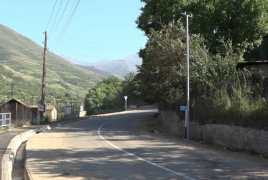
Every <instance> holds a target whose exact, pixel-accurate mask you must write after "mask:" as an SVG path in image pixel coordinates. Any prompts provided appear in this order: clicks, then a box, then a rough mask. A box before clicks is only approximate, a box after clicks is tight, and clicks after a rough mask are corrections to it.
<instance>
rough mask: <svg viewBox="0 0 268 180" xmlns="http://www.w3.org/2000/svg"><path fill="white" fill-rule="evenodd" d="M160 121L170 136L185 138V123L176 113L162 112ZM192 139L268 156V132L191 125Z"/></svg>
mask: <svg viewBox="0 0 268 180" xmlns="http://www.w3.org/2000/svg"><path fill="white" fill-rule="evenodd" d="M159 120H160V121H161V122H162V124H163V126H164V128H165V129H166V130H167V131H168V133H170V134H174V135H178V136H181V137H184V131H185V129H184V127H185V122H184V121H181V120H180V117H179V116H178V115H177V114H176V112H174V111H161V115H160V116H159ZM190 139H191V140H198V141H204V142H207V143H214V144H217V145H221V146H224V147H227V148H232V149H239V150H250V151H252V150H254V151H255V152H257V153H260V154H263V155H265V156H268V131H263V130H256V129H251V128H243V127H238V126H230V125H218V124H217V125H216V124H206V125H199V124H198V123H195V122H191V123H190Z"/></svg>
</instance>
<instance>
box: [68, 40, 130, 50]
mask: <svg viewBox="0 0 268 180" xmlns="http://www.w3.org/2000/svg"><path fill="white" fill-rule="evenodd" d="M67 39H70V40H75V41H80V42H84V43H88V44H94V45H99V46H104V47H110V48H114V49H122V50H133V49H128V48H122V47H116V46H110V45H106V44H99V43H95V42H89V41H84V40H80V39H74V38H70V37H67ZM63 41H64V40H63ZM64 42H66V41H64ZM67 43H68V42H67Z"/></svg>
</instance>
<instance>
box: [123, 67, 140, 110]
mask: <svg viewBox="0 0 268 180" xmlns="http://www.w3.org/2000/svg"><path fill="white" fill-rule="evenodd" d="M124 78H125V80H124V82H123V86H124V87H123V93H124V95H127V96H128V103H129V104H137V105H138V104H139V103H140V102H142V101H143V97H142V93H141V80H140V79H139V78H138V77H137V76H136V75H135V73H134V72H130V73H128V74H126V75H125V77H124Z"/></svg>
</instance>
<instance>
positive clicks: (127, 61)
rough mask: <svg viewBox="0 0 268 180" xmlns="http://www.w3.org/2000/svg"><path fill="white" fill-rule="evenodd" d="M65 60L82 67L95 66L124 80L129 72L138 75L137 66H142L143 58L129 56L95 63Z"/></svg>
mask: <svg viewBox="0 0 268 180" xmlns="http://www.w3.org/2000/svg"><path fill="white" fill-rule="evenodd" d="M65 59H66V60H68V61H70V62H72V63H74V64H77V65H82V66H83V67H87V66H90V67H92V66H94V67H95V68H98V69H101V70H103V71H108V72H111V73H113V74H115V75H118V76H119V77H121V78H124V76H125V75H126V74H127V73H129V72H135V73H136V72H137V67H136V65H141V64H142V60H141V58H139V56H138V55H132V56H128V57H126V58H124V59H120V60H101V61H98V62H93V63H91V62H82V61H78V60H74V59H71V58H66V57H65Z"/></svg>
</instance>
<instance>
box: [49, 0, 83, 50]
mask: <svg viewBox="0 0 268 180" xmlns="http://www.w3.org/2000/svg"><path fill="white" fill-rule="evenodd" d="M79 3H80V0H78V1H77V3H76V6H75V8H74V10H73V12H72V14H71V17H70V18H69V20H68V21H67V23H66V25H65V27H64V28H63V30H62V32H61V34H60V35H59V37H58V39H57V40H56V42H55V43H54V44H53V47H54V46H55V45H56V44H57V43H58V41H59V40H60V39H61V38H62V37H63V36H64V34H65V32H66V30H67V28H68V27H69V25H70V23H71V20H72V18H73V16H74V14H75V12H76V9H77V7H78V5H79Z"/></svg>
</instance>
